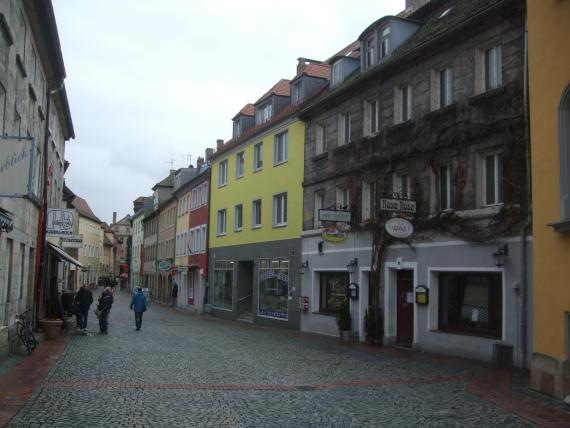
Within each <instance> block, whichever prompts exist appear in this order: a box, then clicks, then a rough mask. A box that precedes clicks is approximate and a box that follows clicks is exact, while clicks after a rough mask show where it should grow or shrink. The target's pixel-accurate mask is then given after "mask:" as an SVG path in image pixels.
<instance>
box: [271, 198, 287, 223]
mask: <svg viewBox="0 0 570 428" xmlns="http://www.w3.org/2000/svg"><path fill="white" fill-rule="evenodd" d="M286 225H287V193H281V194H280V195H275V196H273V227H277V226H286Z"/></svg>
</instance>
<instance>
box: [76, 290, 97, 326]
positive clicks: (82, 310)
mask: <svg viewBox="0 0 570 428" xmlns="http://www.w3.org/2000/svg"><path fill="white" fill-rule="evenodd" d="M75 302H76V303H77V307H78V309H79V313H78V316H77V328H78V329H79V330H82V331H85V330H86V329H87V316H88V315H89V308H90V307H91V303H93V294H91V291H90V290H89V289H88V288H87V287H86V286H85V285H82V286H81V287H80V288H79V291H78V292H77V294H76V295H75Z"/></svg>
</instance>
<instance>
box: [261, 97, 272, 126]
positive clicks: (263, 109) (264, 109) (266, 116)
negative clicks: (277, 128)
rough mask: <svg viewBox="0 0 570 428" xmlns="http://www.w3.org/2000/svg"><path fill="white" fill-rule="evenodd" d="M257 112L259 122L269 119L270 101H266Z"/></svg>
mask: <svg viewBox="0 0 570 428" xmlns="http://www.w3.org/2000/svg"><path fill="white" fill-rule="evenodd" d="M258 111H259V113H258V117H259V123H263V122H266V121H268V120H269V119H271V115H272V112H273V106H272V104H271V102H268V103H267V104H265V105H263V106H261V107H259V110H258Z"/></svg>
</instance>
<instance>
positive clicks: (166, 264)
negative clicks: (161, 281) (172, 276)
mask: <svg viewBox="0 0 570 428" xmlns="http://www.w3.org/2000/svg"><path fill="white" fill-rule="evenodd" d="M171 268H172V259H164V260H159V261H158V269H159V270H161V271H163V272H168V271H169V270H170V269H171Z"/></svg>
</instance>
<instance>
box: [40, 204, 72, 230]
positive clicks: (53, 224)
mask: <svg viewBox="0 0 570 428" xmlns="http://www.w3.org/2000/svg"><path fill="white" fill-rule="evenodd" d="M74 222H75V210H72V209H68V208H48V212H47V229H46V232H47V235H48V236H71V235H73V225H74Z"/></svg>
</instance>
